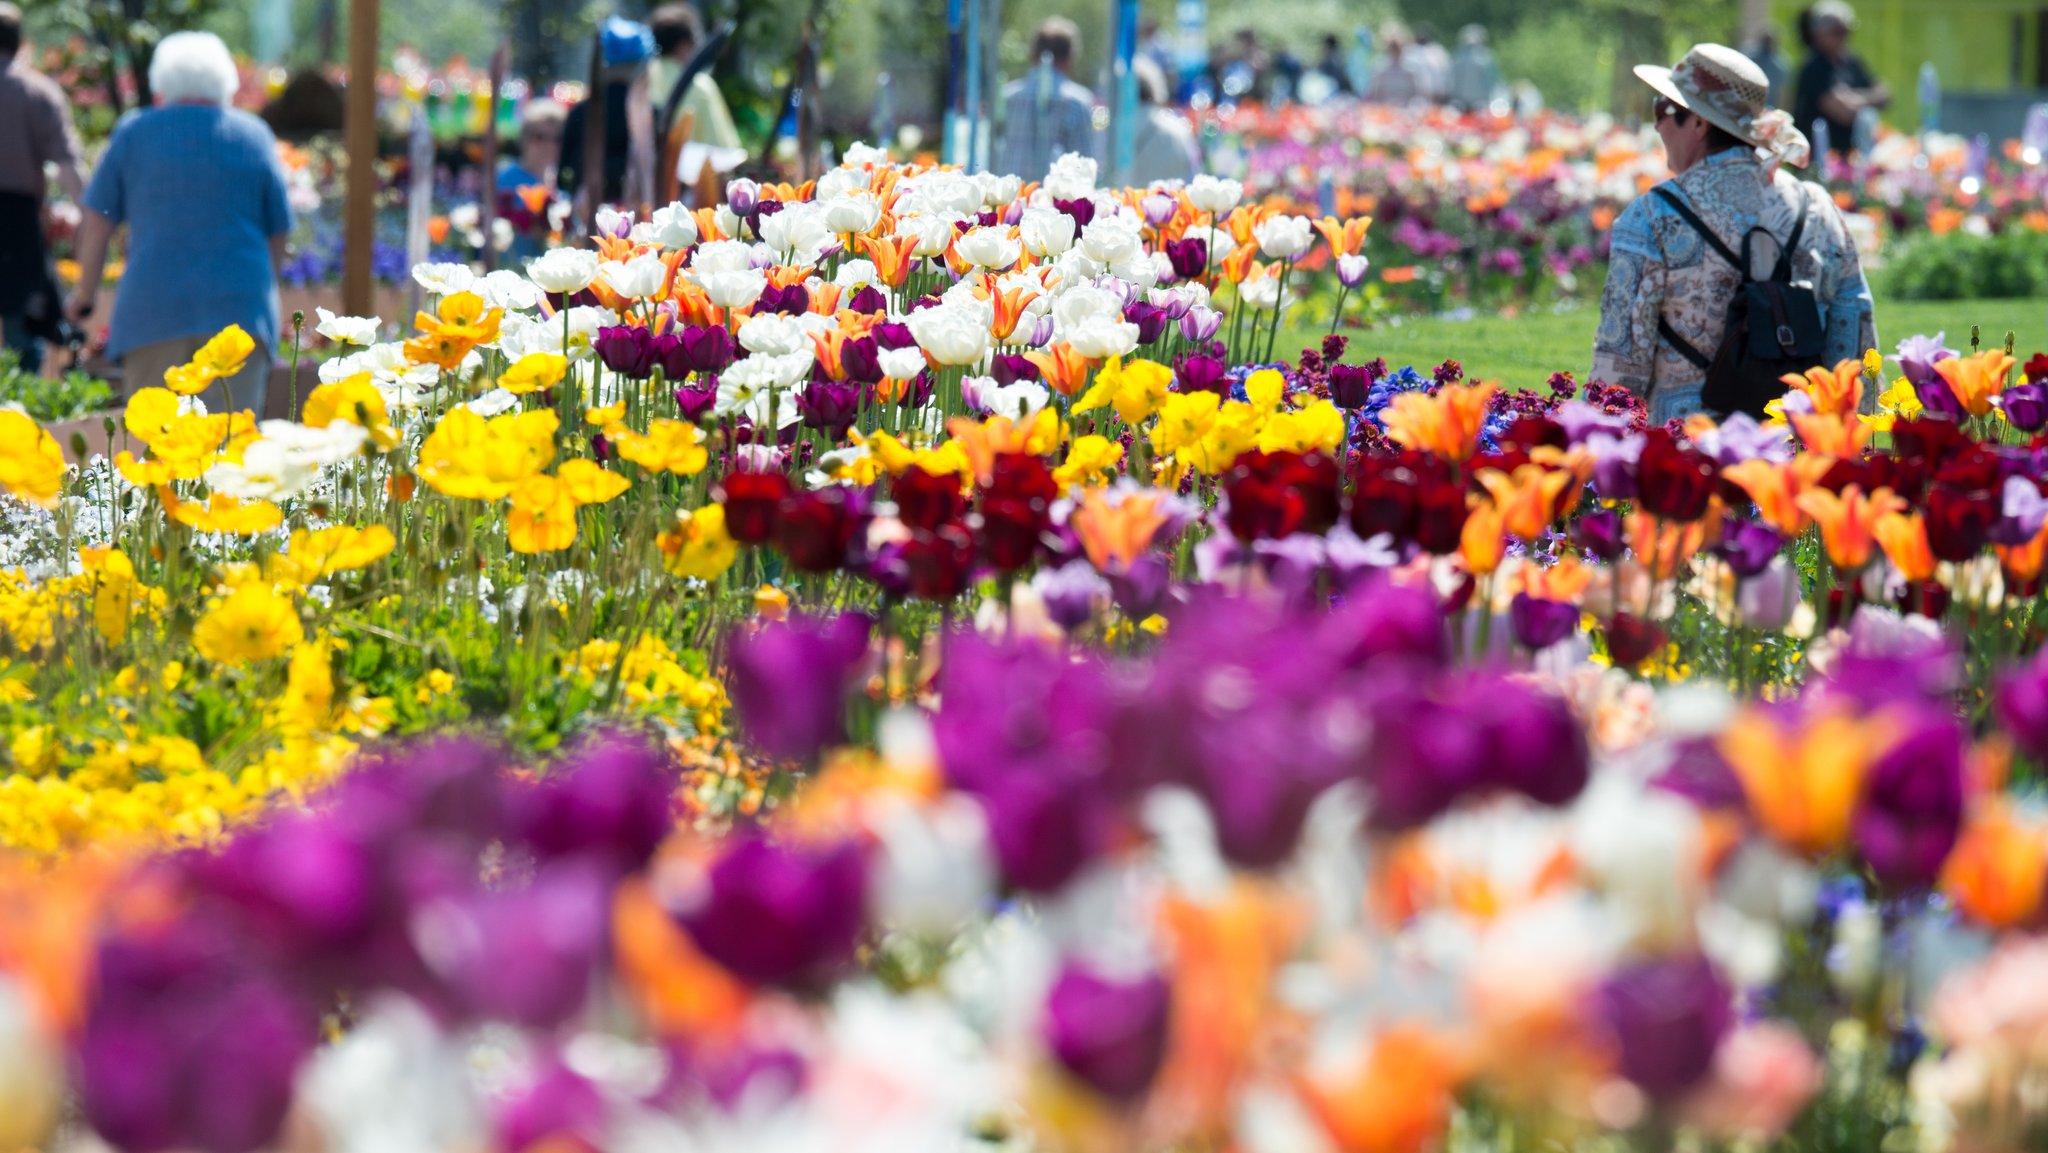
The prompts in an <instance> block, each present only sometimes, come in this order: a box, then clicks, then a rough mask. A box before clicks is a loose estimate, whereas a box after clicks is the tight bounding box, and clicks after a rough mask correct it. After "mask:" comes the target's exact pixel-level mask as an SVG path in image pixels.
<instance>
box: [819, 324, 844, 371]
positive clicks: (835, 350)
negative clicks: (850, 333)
mask: <svg viewBox="0 0 2048 1153" xmlns="http://www.w3.org/2000/svg"><path fill="white" fill-rule="evenodd" d="M847 339H848V337H847V334H846V332H845V331H844V330H843V329H837V328H834V329H830V330H828V331H825V332H813V333H812V334H811V343H812V344H814V345H816V346H817V348H818V363H819V364H820V365H823V366H824V369H825V375H826V376H829V377H831V378H832V379H833V380H845V379H846V364H845V361H844V356H845V352H846V341H847Z"/></svg>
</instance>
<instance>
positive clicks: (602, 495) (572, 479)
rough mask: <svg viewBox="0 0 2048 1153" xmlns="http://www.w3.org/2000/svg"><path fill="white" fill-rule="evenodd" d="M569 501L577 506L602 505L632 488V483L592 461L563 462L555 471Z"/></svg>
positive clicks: (556, 477)
mask: <svg viewBox="0 0 2048 1153" xmlns="http://www.w3.org/2000/svg"><path fill="white" fill-rule="evenodd" d="M555 479H556V480H559V481H561V482H562V486H563V487H564V488H565V489H566V490H567V491H568V493H569V497H570V499H572V500H574V501H575V502H576V503H577V504H580V505H581V504H603V503H604V502H606V501H608V500H610V499H612V498H613V497H615V496H618V495H619V494H620V493H623V492H625V491H626V490H627V489H629V488H631V487H633V482H632V481H629V480H627V479H626V478H625V477H623V476H620V475H619V474H618V473H615V472H613V471H611V470H610V469H607V468H605V467H604V466H603V465H601V464H599V463H597V462H596V461H594V460H581V459H578V460H565V461H563V462H562V467H560V468H558V469H556V470H555Z"/></svg>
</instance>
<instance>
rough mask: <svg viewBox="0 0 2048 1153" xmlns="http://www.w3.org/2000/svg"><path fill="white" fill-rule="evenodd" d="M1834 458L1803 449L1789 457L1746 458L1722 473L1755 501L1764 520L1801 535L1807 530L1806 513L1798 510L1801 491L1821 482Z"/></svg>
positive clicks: (1773, 525)
mask: <svg viewBox="0 0 2048 1153" xmlns="http://www.w3.org/2000/svg"><path fill="white" fill-rule="evenodd" d="M1833 464H1834V462H1833V461H1832V460H1830V459H1829V458H1827V457H1821V456H1813V455H1811V454H1808V453H1801V454H1800V455H1798V456H1796V457H1793V458H1792V459H1791V460H1789V461H1784V462H1778V463H1773V462H1771V461H1767V460H1745V461H1741V462H1739V463H1736V464H1732V465H1729V466H1728V467H1727V468H1724V469H1722V470H1721V475H1722V476H1725V477H1727V478H1728V479H1729V480H1731V481H1733V482H1735V484H1736V485H1737V486H1738V487H1740V488H1741V489H1742V491H1744V492H1746V493H1748V494H1749V499H1751V500H1753V501H1755V502H1756V505H1757V509H1758V510H1759V511H1760V512H1761V513H1762V515H1763V520H1764V523H1765V524H1768V525H1770V526H1771V527H1772V528H1774V529H1777V530H1778V531H1779V532H1781V533H1784V534H1785V535H1786V536H1798V535H1799V534H1800V533H1802V532H1804V531H1806V524H1807V520H1806V514H1805V513H1803V512H1801V511H1799V494H1800V493H1802V492H1805V491H1806V490H1807V489H1810V488H1812V487H1813V486H1814V485H1816V484H1818V483H1820V478H1821V477H1823V476H1825V475H1827V471H1828V469H1829V468H1831V467H1832V466H1833Z"/></svg>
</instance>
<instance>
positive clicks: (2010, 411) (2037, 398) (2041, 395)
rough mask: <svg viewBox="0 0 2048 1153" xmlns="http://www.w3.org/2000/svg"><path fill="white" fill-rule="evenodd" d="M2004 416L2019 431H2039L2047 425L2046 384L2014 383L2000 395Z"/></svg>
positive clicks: (2047, 391)
mask: <svg viewBox="0 0 2048 1153" xmlns="http://www.w3.org/2000/svg"><path fill="white" fill-rule="evenodd" d="M2002 401H2003V403H2004V405H2005V418H2006V419H2007V420H2010V421H2011V422H2012V424H2013V427H2014V428H2017V429H2019V430H2020V431H2021V432H2039V431H2041V426H2043V425H2048V386H2043V385H2039V384H2015V385H2013V386H2012V387H2011V388H2008V389H2006V390H2005V394H2004V396H2003V397H2002Z"/></svg>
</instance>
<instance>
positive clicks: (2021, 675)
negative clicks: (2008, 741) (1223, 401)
mask: <svg viewBox="0 0 2048 1153" xmlns="http://www.w3.org/2000/svg"><path fill="white" fill-rule="evenodd" d="M1993 709H1994V711H1995V712H1996V713H1997V714H1998V723H1999V724H2000V725H2001V726H2002V727H2004V729H2005V731H2006V732H2007V733H2008V734H2010V735H2011V737H2012V739H2013V740H2014V741H2015V742H2017V743H2018V744H2019V747H2020V749H2021V750H2022V751H2024V752H2025V753H2026V754H2027V755H2028V756H2029V757H2032V758H2033V759H2034V760H2035V761H2036V762H2048V655H2042V656H2037V657H2035V658H2034V659H2033V660H2031V661H2028V662H2027V663H2026V664H2023V665H2017V666H2014V667H2013V668H2012V669H2010V670H2008V671H2007V672H2006V673H2005V675H2003V676H2001V677H2000V678H1999V680H1998V693H1997V696H1996V697H1995V698H1994V700H1993Z"/></svg>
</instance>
